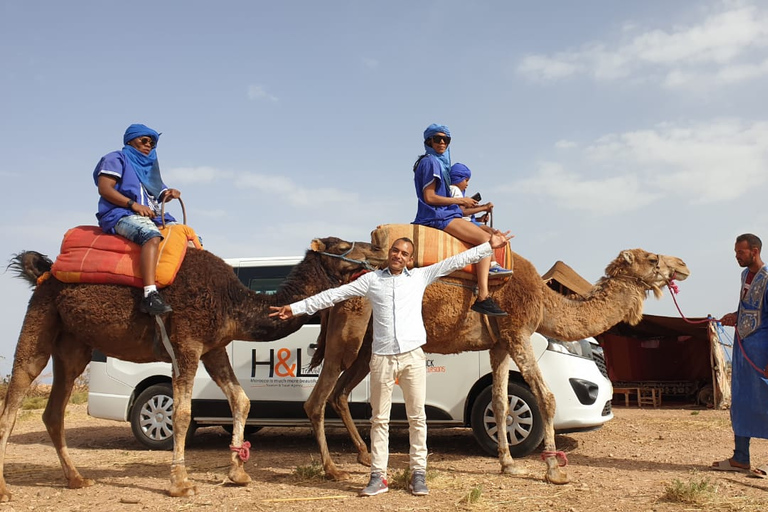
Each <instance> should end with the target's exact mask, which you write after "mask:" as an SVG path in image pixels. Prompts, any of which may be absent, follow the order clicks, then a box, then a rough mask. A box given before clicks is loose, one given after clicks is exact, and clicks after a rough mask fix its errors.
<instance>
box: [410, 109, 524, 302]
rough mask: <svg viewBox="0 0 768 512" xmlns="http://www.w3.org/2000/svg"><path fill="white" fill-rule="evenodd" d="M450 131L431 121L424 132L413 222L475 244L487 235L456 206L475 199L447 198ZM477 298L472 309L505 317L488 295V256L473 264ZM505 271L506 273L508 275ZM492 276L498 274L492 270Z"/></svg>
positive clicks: (415, 170) (415, 177) (415, 169)
mask: <svg viewBox="0 0 768 512" xmlns="http://www.w3.org/2000/svg"><path fill="white" fill-rule="evenodd" d="M450 143H451V132H450V130H448V127H447V126H444V125H439V124H431V125H429V126H428V127H427V129H426V130H425V131H424V148H425V150H426V154H424V155H422V156H421V157H419V159H418V160H417V161H416V163H415V164H414V166H413V180H414V185H415V186H416V197H418V200H419V201H418V209H417V212H416V219H415V220H414V221H413V224H422V225H425V226H430V227H433V228H437V229H441V230H443V231H445V232H446V233H448V234H450V235H452V236H454V237H456V238H458V239H459V240H461V241H463V242H466V243H468V244H472V245H473V246H478V245H480V244H483V243H485V242H487V241H488V240H490V238H491V234H490V233H487V232H485V231H483V230H482V229H481V228H480V227H479V226H477V225H475V224H473V223H471V222H466V221H464V219H463V218H462V217H463V216H464V214H463V213H462V211H461V208H460V206H464V207H467V208H471V207H474V206H476V205H477V201H475V200H474V199H472V198H471V197H451V193H450V190H449V187H450V185H451V174H450V173H451V153H450V150H449V149H448V145H449V144H450ZM475 268H476V269H477V300H476V301H475V303H474V304H472V310H473V311H476V312H478V313H481V314H483V315H489V316H505V315H506V314H507V313H506V312H505V311H504V310H502V309H501V308H499V306H498V305H497V304H496V302H494V300H493V299H492V298H491V297H490V294H489V291H488V274H489V271H490V268H491V258H490V257H486V258H483V259H481V260H480V261H478V262H477V263H476V267H475ZM511 273H512V272H511V271H508V270H507V271H506V274H511ZM495 275H502V274H501V273H498V272H497V273H496V274H495Z"/></svg>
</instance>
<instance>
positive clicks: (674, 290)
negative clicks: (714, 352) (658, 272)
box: [667, 281, 766, 376]
mask: <svg viewBox="0 0 768 512" xmlns="http://www.w3.org/2000/svg"><path fill="white" fill-rule="evenodd" d="M667 287H668V288H669V294H670V295H672V301H673V302H674V303H675V307H676V308H677V312H678V313H680V317H681V318H682V319H683V320H685V321H686V322H687V323H689V324H703V323H714V322H717V323H719V322H718V321H717V320H715V319H714V318H713V317H712V315H708V316H707V318H705V319H703V320H689V319H688V318H686V317H685V315H684V314H683V312H682V310H681V309H680V305H679V304H678V303H677V298H676V297H675V295H677V293H678V291H679V290H678V288H677V285H676V284H675V283H674V282H672V281H670V282H669V283H667ZM735 331H736V332H735V338H736V342H737V343H738V344H739V350H741V355H742V356H744V359H746V360H747V362H748V363H749V365H750V366H751V367H752V368H754V369H755V371H757V373H759V374H760V375H763V376H765V375H766V373H765V370H763V369H761V368H758V367H757V365H756V364H755V363H753V362H752V360H751V359H750V358H749V356H748V355H747V353H746V352H745V351H744V346H743V345H742V344H741V336H739V331H738V329H735Z"/></svg>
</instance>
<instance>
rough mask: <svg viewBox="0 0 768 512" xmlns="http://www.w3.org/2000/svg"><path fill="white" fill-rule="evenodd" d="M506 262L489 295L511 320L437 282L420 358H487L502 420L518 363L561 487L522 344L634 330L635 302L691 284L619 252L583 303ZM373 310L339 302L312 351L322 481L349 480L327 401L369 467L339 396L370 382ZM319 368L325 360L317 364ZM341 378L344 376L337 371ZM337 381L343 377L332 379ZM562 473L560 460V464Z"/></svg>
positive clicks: (654, 257)
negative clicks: (512, 367)
mask: <svg viewBox="0 0 768 512" xmlns="http://www.w3.org/2000/svg"><path fill="white" fill-rule="evenodd" d="M513 255H514V269H515V273H514V275H513V276H512V277H511V278H510V279H509V280H508V281H507V282H506V283H505V284H503V285H496V286H494V287H492V293H491V294H492V296H493V298H494V299H495V300H496V302H497V303H498V304H499V305H500V306H501V307H502V309H504V310H505V311H507V312H508V313H509V316H507V317H496V318H494V319H493V320H491V321H490V322H489V321H488V320H487V317H481V315H478V314H477V313H474V312H472V311H470V309H469V305H470V304H471V301H472V299H473V290H472V289H471V288H470V287H469V286H468V285H467V282H466V281H460V280H457V279H454V278H450V277H449V278H443V279H442V280H440V281H438V282H436V283H434V284H432V285H431V286H429V287H428V288H427V291H426V293H425V295H424V300H423V306H422V307H423V312H424V322H425V326H426V330H427V344H426V345H425V346H424V347H423V349H424V351H425V352H432V353H439V354H456V353H459V352H464V351H477V350H488V351H489V352H490V358H491V367H492V372H493V413H494V416H495V417H496V418H506V417H507V411H508V397H507V385H508V380H509V358H508V357H507V356H511V357H512V360H513V361H514V362H515V363H516V364H517V366H518V368H519V369H520V371H521V373H522V376H523V378H524V379H525V381H526V383H527V384H528V385H529V386H530V388H531V391H532V392H533V394H534V396H535V398H536V400H537V402H538V405H539V408H540V410H541V415H542V419H543V423H544V425H543V426H544V432H545V437H544V451H543V452H542V458H543V459H544V460H545V462H546V473H545V476H544V478H545V480H546V481H548V482H550V483H554V484H565V483H568V481H569V477H568V474H567V472H566V471H565V470H564V469H561V462H560V461H562V459H564V457H563V454H561V453H559V452H557V451H556V448H555V433H554V428H553V423H552V420H553V415H554V412H555V399H554V396H553V394H552V393H551V392H550V390H549V389H548V388H547V386H546V383H545V382H544V381H543V379H542V375H541V372H540V370H539V367H538V364H537V362H536V359H535V357H534V354H533V350H532V348H531V345H530V343H529V339H530V336H531V335H532V334H533V333H534V332H536V331H537V332H539V333H541V334H544V335H547V336H552V337H555V338H558V339H561V340H564V341H572V340H578V339H583V338H585V337H588V336H594V335H597V334H600V333H602V332H605V331H606V330H608V329H609V328H610V327H612V326H613V325H615V324H617V323H619V322H627V323H629V324H630V325H636V324H637V323H638V322H639V321H640V320H641V318H642V315H643V301H644V300H645V298H646V297H647V296H648V295H649V293H650V292H653V294H654V295H655V296H656V298H657V299H658V298H661V296H662V287H663V286H665V285H668V284H669V283H671V282H672V280H673V279H677V280H680V281H682V280H684V279H686V278H687V277H688V276H689V270H688V268H687V266H686V265H685V263H684V262H683V261H682V260H681V259H679V258H676V257H673V256H663V255H659V254H654V253H649V252H646V251H644V250H642V249H632V250H626V251H622V252H621V253H620V254H619V256H618V257H617V258H616V259H615V260H614V261H612V262H611V263H610V264H609V265H608V266H607V268H606V271H605V276H604V277H602V278H601V279H600V280H599V281H598V282H597V283H596V284H595V285H594V287H593V288H592V290H591V293H590V294H589V296H587V297H586V298H584V299H579V298H568V297H565V296H563V295H561V294H559V293H557V292H555V291H553V290H551V289H550V288H549V287H548V286H546V285H545V284H544V283H543V282H542V280H541V278H540V276H539V274H538V272H537V271H536V269H535V268H534V266H533V265H532V264H531V263H530V262H529V261H527V260H526V259H524V258H522V257H520V256H519V255H517V254H513ZM370 315H371V308H370V305H369V304H368V303H367V301H366V300H365V299H362V298H355V299H351V300H348V301H346V302H343V303H340V304H337V305H336V306H335V307H334V308H332V309H331V310H329V312H327V313H324V317H323V326H322V328H321V332H320V335H319V340H318V345H319V347H318V350H317V352H316V353H315V356H314V357H313V360H312V363H311V365H312V366H317V365H319V364H320V363H321V362H323V366H322V369H321V372H320V376H319V377H318V381H317V383H316V384H315V387H314V389H313V390H312V393H311V394H310V396H309V398H308V400H307V401H306V403H305V404H304V409H305V411H306V413H307V415H308V416H309V418H310V420H311V422H312V427H313V430H314V432H315V436H316V438H317V442H318V445H319V448H320V452H321V458H322V462H323V468H324V470H325V474H326V477H327V478H330V479H334V480H343V479H346V478H348V475H347V473H345V472H343V471H340V470H339V469H338V468H337V467H336V465H335V464H334V462H333V460H332V458H331V456H330V453H329V452H328V446H327V444H326V439H325V431H324V412H325V403H326V401H327V402H330V404H331V405H332V407H333V408H334V409H335V410H336V412H337V414H338V415H339V417H340V418H341V419H342V420H343V422H344V425H345V426H346V428H347V430H348V431H349V433H350V436H351V438H352V441H353V443H354V444H355V446H356V447H357V450H358V462H360V463H362V464H365V465H370V455H369V453H368V450H367V447H366V444H365V442H364V441H363V439H362V437H361V436H360V434H359V433H358V431H357V428H356V426H355V424H354V422H353V420H352V418H351V415H350V413H349V407H348V403H347V397H348V395H349V393H350V392H351V391H352V389H354V387H355V386H356V385H357V384H358V383H360V382H361V381H362V380H363V379H364V378H365V376H366V375H367V374H368V371H369V369H368V361H369V359H370V356H371V327H370V322H369V319H370ZM323 360H324V361H323ZM342 372H343V373H342ZM339 375H341V377H339ZM498 440H499V448H498V454H499V462H500V464H501V472H502V473H506V474H519V473H521V470H519V469H518V468H517V467H516V466H515V464H514V461H513V459H512V457H511V456H510V453H509V446H508V441H507V437H506V435H503V433H501V434H500V435H499V436H498ZM562 465H564V462H563V463H562Z"/></svg>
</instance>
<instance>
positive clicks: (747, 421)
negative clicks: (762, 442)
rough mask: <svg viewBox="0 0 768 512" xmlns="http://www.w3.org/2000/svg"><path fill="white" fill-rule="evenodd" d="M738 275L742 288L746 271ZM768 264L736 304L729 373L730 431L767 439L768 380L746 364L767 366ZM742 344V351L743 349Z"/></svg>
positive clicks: (740, 434)
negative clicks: (731, 360) (735, 337)
mask: <svg viewBox="0 0 768 512" xmlns="http://www.w3.org/2000/svg"><path fill="white" fill-rule="evenodd" d="M748 272H749V271H748V270H744V272H743V273H742V275H741V284H742V291H743V290H744V283H745V280H746V277H747V274H748ZM766 292H768V267H763V268H762V269H760V271H759V272H757V274H755V277H754V278H753V279H752V284H751V285H750V287H749V290H748V291H747V293H746V294H744V296H743V297H742V299H741V302H740V303H739V312H738V320H737V324H736V330H737V336H739V338H741V346H739V343H738V341H737V342H736V343H734V344H733V367H732V374H731V395H732V397H731V423H732V425H733V433H734V434H736V435H737V436H741V437H759V438H762V439H768V379H766V378H765V377H763V376H762V373H761V372H758V371H757V370H756V369H755V368H753V367H752V365H751V364H749V361H747V359H746V358H745V357H744V353H746V354H747V357H749V359H750V360H751V361H752V362H753V363H754V364H755V365H756V366H757V367H758V368H760V369H762V368H765V367H766V365H768V301H766ZM742 347H743V349H744V352H742Z"/></svg>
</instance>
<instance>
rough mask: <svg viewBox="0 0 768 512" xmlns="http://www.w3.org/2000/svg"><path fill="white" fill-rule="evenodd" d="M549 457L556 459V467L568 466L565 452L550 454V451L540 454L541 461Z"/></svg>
mask: <svg viewBox="0 0 768 512" xmlns="http://www.w3.org/2000/svg"><path fill="white" fill-rule="evenodd" d="M549 457H557V465H558V466H560V467H562V466H567V465H568V457H566V456H565V452H561V451H557V452H550V451H543V452H541V460H547V459H548V458H549Z"/></svg>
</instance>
